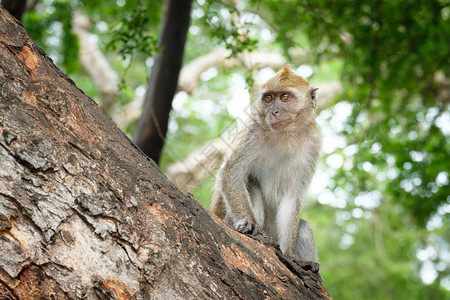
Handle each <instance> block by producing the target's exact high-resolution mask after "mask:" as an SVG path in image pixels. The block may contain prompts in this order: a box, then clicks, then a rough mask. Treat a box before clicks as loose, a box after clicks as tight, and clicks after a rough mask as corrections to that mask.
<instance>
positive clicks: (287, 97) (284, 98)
mask: <svg viewBox="0 0 450 300" xmlns="http://www.w3.org/2000/svg"><path fill="white" fill-rule="evenodd" d="M280 99H281V101H287V100H288V99H289V95H288V94H283V95H281V97H280Z"/></svg>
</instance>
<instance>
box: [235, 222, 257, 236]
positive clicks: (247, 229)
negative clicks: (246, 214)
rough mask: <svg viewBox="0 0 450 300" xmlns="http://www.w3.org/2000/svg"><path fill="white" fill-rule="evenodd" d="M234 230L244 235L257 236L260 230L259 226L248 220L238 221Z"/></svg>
mask: <svg viewBox="0 0 450 300" xmlns="http://www.w3.org/2000/svg"><path fill="white" fill-rule="evenodd" d="M234 228H235V229H236V230H237V231H239V232H241V233H245V234H251V235H257V234H258V233H259V232H260V231H261V230H260V229H259V226H258V225H256V224H255V223H253V222H251V221H249V220H245V219H242V220H239V221H237V222H236V223H235V224H234Z"/></svg>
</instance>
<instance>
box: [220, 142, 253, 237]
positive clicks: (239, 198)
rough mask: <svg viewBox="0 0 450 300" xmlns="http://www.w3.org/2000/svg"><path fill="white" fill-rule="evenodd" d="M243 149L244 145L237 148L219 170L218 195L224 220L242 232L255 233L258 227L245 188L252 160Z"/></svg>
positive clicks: (250, 200)
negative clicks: (222, 205)
mask: <svg viewBox="0 0 450 300" xmlns="http://www.w3.org/2000/svg"><path fill="white" fill-rule="evenodd" d="M245 150H246V148H245V147H241V148H240V149H237V151H235V152H234V153H233V154H232V155H231V157H230V159H228V160H227V161H226V162H225V164H224V166H223V167H222V169H221V170H220V173H219V174H218V178H219V188H220V196H221V197H222V199H221V200H222V201H223V204H224V206H225V211H226V215H225V218H224V220H225V221H226V222H227V223H229V224H230V225H231V226H233V227H234V228H235V229H236V230H238V231H240V232H242V233H250V234H256V233H257V232H258V231H259V227H258V226H257V224H256V220H255V216H254V213H253V209H252V207H253V205H254V203H252V199H251V197H250V194H249V191H248V189H247V185H248V177H249V174H250V166H251V161H252V160H251V159H250V158H249V155H248V152H247V153H246V151H245ZM253 200H254V199H253Z"/></svg>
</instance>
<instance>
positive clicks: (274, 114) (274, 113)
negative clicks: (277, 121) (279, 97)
mask: <svg viewBox="0 0 450 300" xmlns="http://www.w3.org/2000/svg"><path fill="white" fill-rule="evenodd" d="M279 113H280V111H279V110H276V111H273V112H272V115H273V116H274V117H276V116H277V115H278V114H279Z"/></svg>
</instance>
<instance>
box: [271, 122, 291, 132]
mask: <svg viewBox="0 0 450 300" xmlns="http://www.w3.org/2000/svg"><path fill="white" fill-rule="evenodd" d="M289 124H291V122H290V120H282V121H278V122H272V123H270V126H271V127H272V129H273V130H275V131H280V130H283V129H285V128H286V127H287V126H288V125H289Z"/></svg>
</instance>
